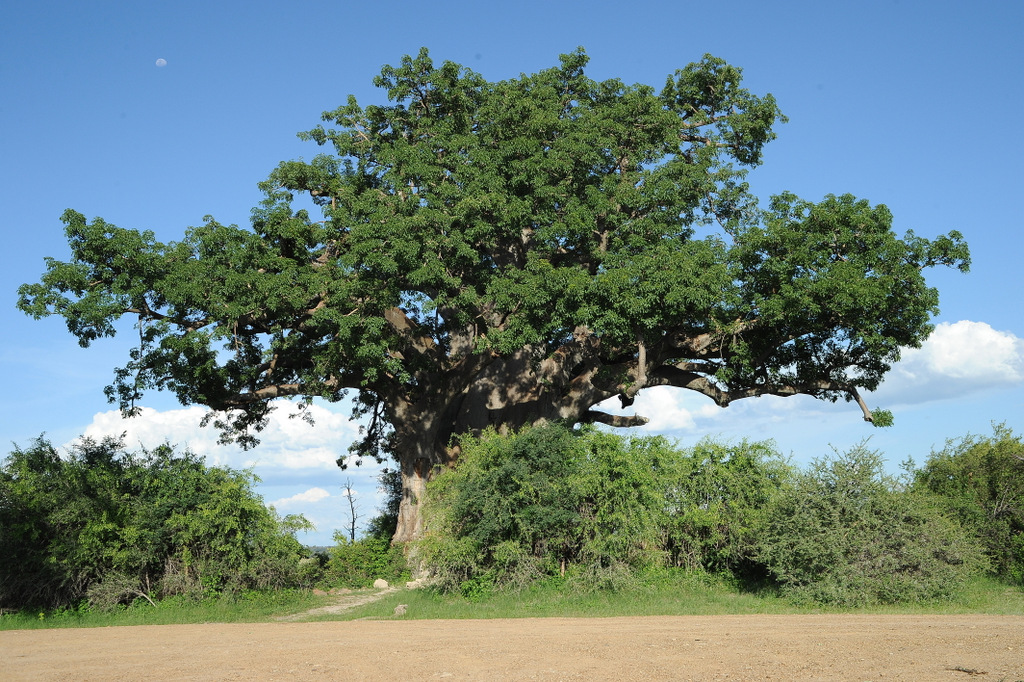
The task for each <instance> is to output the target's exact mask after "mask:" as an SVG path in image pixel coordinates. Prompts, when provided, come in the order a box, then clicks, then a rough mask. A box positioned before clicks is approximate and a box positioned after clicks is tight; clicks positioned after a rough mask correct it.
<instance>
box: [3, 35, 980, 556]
mask: <svg viewBox="0 0 1024 682" xmlns="http://www.w3.org/2000/svg"><path fill="white" fill-rule="evenodd" d="M587 61H588V58H587V56H586V54H585V53H584V51H583V50H582V49H577V50H576V51H575V52H572V53H570V54H567V55H563V56H562V57H561V60H560V63H559V65H558V66H555V67H553V68H550V69H546V70H543V71H540V72H538V73H535V74H530V75H526V74H524V75H521V76H520V77H518V78H512V79H509V80H503V81H497V82H490V81H487V80H485V79H484V78H483V77H482V76H480V75H479V74H477V73H475V72H473V71H471V70H469V69H467V68H465V67H462V66H459V65H457V64H454V63H452V62H444V63H443V64H440V65H435V63H434V62H433V61H432V60H431V58H430V56H429V54H428V52H427V50H425V49H424V50H421V51H420V53H419V54H418V56H416V57H411V56H406V57H404V58H403V59H402V60H401V62H400V64H399V65H397V66H386V67H384V69H383V70H382V72H381V74H380V75H379V76H378V77H377V78H376V79H375V80H374V83H375V85H376V86H378V87H379V88H381V89H382V90H384V91H385V92H386V95H387V103H386V104H374V105H367V106H362V105H360V104H358V103H357V101H356V100H355V98H353V97H349V98H348V101H347V103H346V104H345V105H344V106H341V107H339V108H338V109H335V110H333V111H329V112H326V113H325V114H324V116H323V119H324V125H321V126H318V127H316V128H314V129H313V130H311V131H308V132H306V133H301V134H300V137H302V138H304V139H307V140H310V141H312V142H315V143H316V144H318V145H320V146H322V147H325V148H328V149H331V150H332V153H324V154H321V155H318V156H316V157H315V158H313V159H312V160H311V161H301V160H300V161H287V162H284V163H282V164H280V165H279V166H278V167H277V168H276V169H275V170H274V171H273V172H272V173H271V174H270V177H269V179H268V180H266V181H265V182H264V183H263V184H262V185H261V188H262V189H263V191H264V192H265V197H266V198H265V200H264V201H263V202H262V203H261V204H260V205H259V206H258V207H257V208H255V209H254V210H253V213H252V219H251V225H250V226H249V227H237V226H234V225H223V224H221V223H219V222H217V221H216V220H214V219H213V218H211V217H207V218H206V219H205V222H204V223H203V224H202V225H201V226H198V227H193V228H190V229H189V230H188V232H187V233H186V235H185V237H184V238H183V239H182V240H181V241H178V242H170V243H162V242H159V241H157V239H156V236H155V235H154V234H153V233H152V232H141V231H136V230H130V229H122V228H119V227H115V226H114V225H111V224H109V223H107V222H105V221H104V220H102V219H99V218H96V219H93V220H91V221H89V220H87V219H86V218H85V216H83V215H82V214H80V213H77V212H75V211H70V210H69V211H67V212H66V213H65V214H64V216H63V220H64V222H65V224H66V225H67V236H68V240H69V243H70V246H71V251H72V254H71V258H70V260H68V261H58V260H53V259H50V260H48V261H47V270H46V272H45V274H44V275H43V277H42V281H41V282H40V283H37V284H28V285H24V286H23V287H22V288H21V289H20V298H19V302H18V305H19V307H20V308H21V309H22V310H24V311H25V312H27V313H29V314H30V315H33V316H36V317H42V316H46V315H51V314H58V315H61V316H63V317H64V318H66V320H67V323H68V328H69V330H70V331H71V332H72V333H73V334H75V335H76V336H77V337H78V339H79V341H80V342H81V343H82V345H88V344H89V343H90V342H92V341H93V340H95V339H97V338H99V337H103V336H109V335H112V334H114V332H115V329H116V324H115V323H116V321H117V320H118V319H120V318H122V317H125V316H129V317H131V318H132V319H137V323H138V334H139V344H138V347H137V348H136V349H135V350H133V351H132V353H131V357H130V358H129V359H128V362H127V364H126V365H125V366H124V367H122V368H120V369H118V370H117V371H116V375H115V379H114V382H113V384H112V385H111V386H110V387H108V389H107V394H108V396H109V397H110V399H111V400H113V401H117V402H119V403H120V405H121V407H122V409H123V410H126V411H131V410H132V409H133V407H134V406H135V405H136V403H137V401H138V400H139V399H140V397H141V396H142V395H143V392H144V391H146V390H149V389H165V390H170V391H173V392H174V393H175V394H176V396H177V397H178V399H179V400H180V401H181V402H182V403H184V404H191V403H198V404H202V405H207V406H209V407H211V408H213V410H214V412H213V413H212V414H214V415H215V416H214V417H213V418H214V419H215V420H216V422H217V424H218V425H219V426H221V427H222V428H223V429H224V434H225V437H226V438H229V439H230V438H236V439H239V440H241V441H242V442H243V443H246V444H253V443H254V442H255V441H254V437H253V432H254V431H258V430H259V429H260V427H261V426H262V425H263V424H265V423H266V419H267V415H268V413H269V411H270V410H271V409H272V406H273V401H274V400H275V399H277V398H281V397H301V398H302V399H304V400H306V401H309V400H312V399H314V398H323V399H325V400H328V401H338V400H341V399H342V398H343V397H344V396H345V395H346V393H347V392H349V391H351V392H352V393H353V397H354V399H355V400H354V402H355V405H356V413H357V414H358V415H361V416H363V417H365V419H366V424H367V426H366V429H365V433H364V436H365V437H364V438H363V440H362V441H361V442H360V443H359V444H357V450H358V451H359V452H362V453H367V454H374V455H377V456H384V455H386V454H394V455H395V457H396V458H397V460H398V461H399V463H400V465H401V470H402V475H403V481H404V487H405V491H404V497H403V502H402V511H401V516H400V520H399V528H398V531H397V533H396V539H399V540H403V539H411V538H413V537H416V536H417V535H418V534H419V532H420V520H419V513H418V500H419V498H420V497H421V496H422V494H423V491H424V485H425V482H426V479H427V478H428V477H429V476H430V475H431V471H433V470H434V469H435V467H437V466H444V465H447V464H449V463H450V462H452V461H453V459H454V458H456V457H457V454H458V451H457V447H455V448H453V447H451V443H452V442H453V441H452V437H453V436H454V435H457V434H460V433H472V432H479V431H480V430H482V429H484V428H486V427H487V426H490V425H493V426H497V427H499V428H503V429H507V428H518V427H520V426H523V425H526V424H532V423H538V422H541V421H545V420H552V421H553V420H562V421H567V422H574V423H575V422H603V423H606V424H611V425H615V426H632V425H638V424H642V423H644V422H645V420H644V419H643V417H642V416H640V415H629V416H622V415H614V414H610V413H608V412H606V411H604V410H601V409H598V408H596V407H595V406H597V405H598V404H599V403H601V402H602V401H605V400H607V399H609V398H613V397H616V396H617V397H618V398H619V400H620V401H621V404H622V405H623V406H624V407H629V406H630V405H631V404H632V403H633V401H634V399H635V397H636V395H637V393H638V392H639V391H641V390H643V389H645V388H648V387H651V386H676V387H680V388H685V389H689V390H692V391H696V392H698V393H701V394H703V395H705V396H707V397H708V398H710V399H711V400H713V401H715V403H717V404H718V405H720V406H723V407H725V406H727V405H729V404H730V403H731V402H733V401H735V400H738V399H742V398H748V397H753V396H759V395H779V396H790V395H797V394H805V395H811V396H814V397H817V398H822V399H826V400H832V401H835V400H837V399H844V400H851V401H855V402H857V403H858V404H859V405H860V407H861V409H862V410H863V414H864V417H865V419H867V420H869V421H872V420H873V421H875V422H876V423H879V422H886V421H887V420H888V417H889V415H888V414H886V413H884V412H883V413H876V414H874V415H873V414H872V413H871V411H870V410H869V409H868V408H867V406H866V405H865V404H864V403H863V401H862V400H861V399H860V395H859V391H861V390H864V389H866V390H871V389H874V388H875V387H876V386H877V385H878V384H879V382H880V381H881V379H882V377H883V376H884V374H885V372H886V371H887V370H888V369H889V368H890V366H891V364H892V363H893V362H894V361H896V360H897V359H898V358H899V354H900V349H901V348H903V347H917V346H919V345H920V344H921V342H922V341H923V339H925V338H926V336H927V335H928V333H929V332H930V330H931V326H930V325H929V320H930V318H931V316H932V315H934V314H935V313H936V312H937V303H938V295H937V292H936V290H935V289H934V288H931V287H928V286H927V284H926V282H925V280H924V277H923V275H922V269H923V268H926V267H930V266H935V265H947V266H954V267H958V268H960V269H961V270H966V269H967V267H968V264H969V254H968V251H967V246H966V244H964V242H963V240H962V238H961V235H960V234H959V233H957V232H950V233H949V234H948V236H939V237H937V238H935V239H931V240H929V239H925V238H921V237H918V236H915V235H914V234H913V233H912V232H908V233H907V234H906V236H905V237H903V238H900V237H898V236H896V234H895V233H894V232H893V230H892V216H891V214H890V212H889V211H888V210H887V209H886V207H885V206H883V205H874V206H873V205H871V204H870V203H869V202H867V201H865V200H862V199H857V198H854V197H853V196H850V195H841V196H831V195H830V196H827V197H826V198H825V199H824V200H823V201H821V202H820V203H812V202H808V201H804V200H801V199H799V198H798V197H797V196H795V195H793V194H788V193H787V194H782V195H780V196H777V197H774V198H773V199H772V201H771V203H770V206H769V207H768V208H767V209H762V208H760V207H759V206H758V203H757V201H756V198H755V196H754V195H753V194H752V192H751V191H750V189H749V188H748V186H747V184H746V182H745V173H746V170H747V169H748V168H750V167H753V166H756V165H758V164H760V163H761V161H762V154H763V149H764V145H765V144H766V143H767V142H769V141H771V140H772V139H774V137H775V133H774V132H773V126H774V125H775V124H776V123H777V122H780V121H784V120H785V119H784V117H783V116H782V114H781V112H780V110H779V108H778V106H777V105H776V102H775V100H774V98H773V97H772V96H771V95H764V96H758V95H755V94H753V93H751V92H749V91H748V90H746V89H745V88H743V87H742V86H741V70H740V69H738V68H735V67H733V66H730V65H728V64H726V63H725V62H724V61H723V60H721V59H717V58H715V57H712V56H710V55H706V56H705V57H704V58H703V59H702V60H701V61H699V62H697V63H693V64H690V65H689V66H687V67H685V68H683V69H680V70H678V71H676V72H675V73H674V74H672V75H670V76H669V77H668V78H667V80H666V83H665V85H664V87H663V88H662V89H661V90H660V91H659V90H656V89H655V88H653V87H651V86H648V85H642V84H638V85H626V84H624V83H623V82H621V81H620V80H616V79H610V80H605V81H595V80H592V79H590V78H588V77H587V76H586V75H585V73H584V69H585V66H586V64H587ZM303 197H305V198H307V199H311V200H312V201H313V202H315V203H316V204H317V205H319V207H320V208H321V209H322V211H321V212H322V215H311V214H310V211H308V210H306V209H304V208H299V207H298V206H299V204H298V203H297V202H298V201H299V200H301V199H302V198H303ZM314 213H315V211H314Z"/></svg>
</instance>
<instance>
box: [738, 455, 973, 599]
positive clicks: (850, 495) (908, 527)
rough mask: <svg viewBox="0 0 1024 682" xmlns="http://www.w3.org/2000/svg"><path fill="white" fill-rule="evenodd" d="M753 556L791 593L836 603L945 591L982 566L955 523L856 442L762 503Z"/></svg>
mask: <svg viewBox="0 0 1024 682" xmlns="http://www.w3.org/2000/svg"><path fill="white" fill-rule="evenodd" d="M758 557H759V559H760V560H761V561H762V562H764V564H765V566H766V568H767V570H768V571H769V573H770V574H771V575H772V576H773V577H774V578H775V580H777V581H778V583H779V584H780V585H781V586H782V587H783V590H784V592H786V593H787V594H789V595H791V596H792V597H793V598H794V599H796V600H798V601H811V602H817V603H823V604H835V605H841V606H859V605H868V604H879V603H882V604H885V603H896V602H906V601H922V600H924V601H927V600H934V599H939V598H943V597H947V596H949V595H951V594H953V593H954V592H956V590H957V589H958V588H959V587H960V586H961V585H962V584H963V583H964V581H965V580H966V579H967V578H969V577H970V576H971V575H973V574H974V573H976V572H977V571H978V570H980V569H981V567H982V566H983V565H984V561H983V557H982V556H981V552H980V548H979V547H978V545H977V543H976V542H975V541H974V540H973V538H970V537H969V536H968V534H967V533H965V532H964V530H963V529H962V528H961V527H960V526H959V524H957V523H956V522H955V521H954V520H952V519H950V518H948V517H946V516H944V515H943V514H942V513H941V512H940V510H939V509H938V508H937V506H936V505H935V503H934V500H933V499H932V498H931V497H929V496H924V495H919V494H915V493H913V492H908V491H905V490H902V489H901V486H900V485H899V484H898V483H897V481H895V480H894V479H893V478H891V477H889V476H886V475H885V474H884V472H883V468H882V459H881V457H880V456H879V455H878V453H876V452H873V451H871V450H868V449H867V448H866V447H864V446H863V445H860V446H858V447H855V448H853V449H852V450H850V451H849V452H846V453H842V454H836V455H835V456H833V457H828V458H824V459H818V460H815V461H814V462H813V463H812V465H811V466H810V468H809V469H808V470H806V471H803V472H800V473H798V474H796V475H795V477H794V478H793V479H792V482H791V483H790V484H789V485H787V486H786V487H784V488H783V489H782V491H781V492H780V493H779V494H778V495H777V496H776V497H775V498H774V500H773V502H772V504H771V506H770V508H769V509H768V512H767V519H766V523H765V526H764V530H763V534H762V537H761V542H760V549H759V552H758Z"/></svg>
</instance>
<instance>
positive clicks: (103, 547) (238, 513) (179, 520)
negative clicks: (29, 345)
mask: <svg viewBox="0 0 1024 682" xmlns="http://www.w3.org/2000/svg"><path fill="white" fill-rule="evenodd" d="M254 483H255V477H254V475H253V474H252V473H251V472H246V471H234V470H231V469H227V468H221V467H209V466H206V464H205V463H204V462H203V460H202V459H201V458H200V457H197V456H196V455H194V454H192V453H191V452H187V451H186V452H182V453H178V452H176V451H175V449H174V448H173V447H171V446H170V445H164V446H160V447H158V448H156V449H154V450H142V451H141V452H138V453H133V452H129V451H127V450H126V449H125V447H124V444H123V443H122V441H120V440H118V439H112V438H105V439H103V440H100V441H96V440H91V439H88V438H86V439H82V440H79V441H78V442H77V443H76V444H75V445H73V446H71V448H70V450H69V451H68V452H67V453H66V454H65V455H64V456H61V455H60V454H59V453H58V451H57V449H56V448H54V447H53V446H52V445H51V444H50V443H49V442H48V441H46V440H45V439H43V438H42V437H40V438H38V439H36V440H35V441H34V442H33V443H32V444H31V445H30V446H29V447H28V448H25V449H21V448H16V449H15V450H14V452H12V453H11V454H10V455H9V456H8V457H7V458H6V459H5V460H4V462H3V464H2V466H0V609H11V610H14V609H19V608H25V607H33V608H50V609H53V608H65V607H75V606H77V605H80V604H87V605H90V606H92V607H98V608H110V607H113V606H116V605H118V604H124V603H130V602H132V601H135V600H147V601H150V602H155V600H159V599H162V598H166V597H172V596H181V597H185V598H190V599H201V598H204V597H209V596H211V595H220V594H225V593H232V592H240V591H243V590H251V589H273V588H279V587H294V586H296V585H298V584H300V583H301V582H302V577H303V576H302V574H303V572H304V571H308V570H309V567H308V565H307V564H308V562H306V563H304V562H303V561H302V559H303V557H304V556H305V554H306V552H305V550H304V548H303V547H302V545H301V544H300V543H299V542H298V540H296V538H295V533H296V532H297V531H299V530H304V529H307V528H310V527H311V526H310V524H309V522H308V521H307V520H306V519H305V518H303V517H301V516H286V517H284V518H281V517H279V516H277V515H276V514H275V513H274V512H273V510H271V509H268V508H267V507H266V506H264V504H263V501H262V500H261V499H260V497H259V496H258V495H256V494H255V493H254V491H253V487H252V486H253V484H254Z"/></svg>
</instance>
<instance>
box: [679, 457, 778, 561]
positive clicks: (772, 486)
mask: <svg viewBox="0 0 1024 682" xmlns="http://www.w3.org/2000/svg"><path fill="white" fill-rule="evenodd" d="M667 473H668V484H669V485H668V488H667V491H666V503H667V504H668V510H667V511H668V513H667V525H666V550H667V551H668V553H669V556H670V559H671V565H672V566H676V567H681V568H686V569H689V570H698V571H705V572H707V573H726V574H733V575H735V576H736V577H738V578H742V579H746V580H750V579H759V578H761V577H763V568H762V567H761V566H760V564H759V563H758V561H757V542H758V534H759V532H760V531H761V529H762V527H763V525H764V523H765V510H766V508H767V506H768V504H769V502H770V501H771V499H772V498H773V497H774V495H775V494H776V493H777V492H778V490H779V489H780V487H781V486H782V485H783V484H784V483H785V482H786V481H788V480H789V479H790V477H791V476H792V475H793V469H792V467H791V466H790V465H789V464H788V463H787V462H786V461H785V460H784V459H783V458H782V457H781V456H780V455H779V453H778V452H777V451H776V450H775V448H774V444H773V443H772V442H771V441H762V442H751V441H746V440H744V441H741V442H739V443H720V442H715V441H713V440H710V439H705V440H702V441H701V442H700V443H698V444H697V445H695V446H694V447H692V448H686V449H684V450H681V451H680V452H679V453H678V457H677V458H676V459H675V460H674V461H673V463H672V467H671V469H670V471H669V472H667Z"/></svg>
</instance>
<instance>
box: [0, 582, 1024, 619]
mask: <svg viewBox="0 0 1024 682" xmlns="http://www.w3.org/2000/svg"><path fill="white" fill-rule="evenodd" d="M328 603H333V598H331V597H322V596H314V595H313V594H312V593H311V592H308V591H304V590H282V591H278V592H251V593H245V594H243V595H239V596H236V597H234V598H230V599H228V598H221V599H209V600H205V601H201V602H188V601H183V600H174V599H169V600H164V601H162V602H158V604H157V606H156V607H155V608H154V607H153V606H151V605H150V604H148V603H145V602H141V603H136V604H133V605H132V606H129V607H126V608H122V609H119V610H117V611H112V612H99V611H91V610H89V609H82V610H68V609H63V610H58V611H53V612H46V613H42V614H39V613H27V612H21V613H15V614H4V615H2V616H0V630H14V629H32V628H54V627H105V626H120V625H171V624H190V623H247V622H268V621H272V620H274V619H275V618H277V617H280V616H285V615H289V614H294V613H300V612H304V611H308V610H309V609H312V608H316V607H318V606H323V605H325V604H328ZM399 604H405V605H407V612H406V614H405V615H404V616H395V615H394V610H395V607H396V606H398V605H399ZM795 613H884V614H929V615H944V614H945V615H955V614H968V613H971V614H992V615H1012V616H1020V615H1024V590H1022V589H1020V588H1017V587H1010V586H1008V585H1006V584H1005V583H1001V582H998V581H995V580H992V579H988V578H979V579H976V580H975V581H973V582H972V583H970V584H969V585H968V586H967V587H966V588H965V589H964V590H962V591H961V593H960V594H959V595H958V597H957V598H955V599H952V600H948V601H941V602H934V603H928V604H904V605H897V606H878V607H871V608H859V609H834V608H828V609H826V608H820V607H818V608H807V607H801V606H796V605H794V604H793V603H791V602H789V601H787V600H786V599H783V598H781V597H779V596H777V595H776V594H774V593H773V592H771V591H769V590H765V591H761V592H756V591H755V592H751V591H744V590H742V589H739V588H737V587H736V586H734V585H732V584H730V583H729V582H727V581H723V580H718V579H715V578H713V577H711V576H706V575H692V574H684V573H665V574H657V575H654V576H648V577H647V578H646V579H644V580H640V581H637V582H636V583H635V584H633V585H631V586H630V587H628V588H625V589H619V590H590V591H586V590H580V589H578V588H575V589H574V588H573V587H572V586H571V585H565V584H558V583H556V582H553V583H546V584H540V585H535V586H533V587H530V588H527V589H525V590H523V591H521V592H518V593H514V592H493V591H492V592H483V593H479V594H477V595H475V596H473V597H465V596H462V595H450V594H449V595H445V594H439V593H437V592H434V591H432V590H401V591H398V592H395V593H393V594H389V595H387V596H385V597H384V598H382V599H381V600H379V601H376V602H373V603H371V604H367V605H364V606H360V607H356V608H353V609H351V610H348V611H344V612H342V613H338V614H331V615H320V616H316V617H310V618H309V619H308V620H310V621H329V620H356V619H389V620H390V619H405V620H407V619H470V618H547V617H570V618H584V617H585V618H604V617H613V616H678V615H699V616H712V615H730V614H733V615H745V614H750V615H754V614H795Z"/></svg>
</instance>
